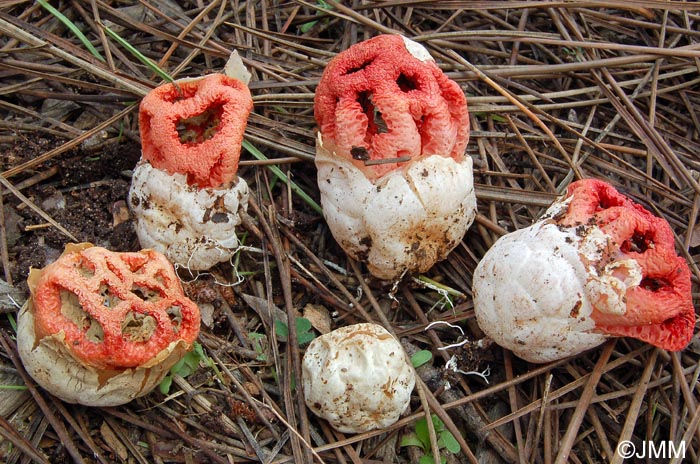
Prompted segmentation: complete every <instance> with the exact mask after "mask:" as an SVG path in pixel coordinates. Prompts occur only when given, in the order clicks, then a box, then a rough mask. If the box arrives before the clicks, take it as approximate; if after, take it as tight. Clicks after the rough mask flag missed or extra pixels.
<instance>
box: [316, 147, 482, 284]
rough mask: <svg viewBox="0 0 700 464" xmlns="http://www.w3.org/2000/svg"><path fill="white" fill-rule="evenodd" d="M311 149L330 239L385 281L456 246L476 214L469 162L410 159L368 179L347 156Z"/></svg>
mask: <svg viewBox="0 0 700 464" xmlns="http://www.w3.org/2000/svg"><path fill="white" fill-rule="evenodd" d="M331 150H332V149H330V148H329V147H326V146H324V143H323V140H322V139H321V135H320V134H319V138H318V140H317V146H316V167H317V169H318V186H319V190H320V192H321V204H322V206H323V210H324V216H325V218H326V222H327V223H328V227H329V228H330V230H331V232H332V233H333V236H334V237H335V239H336V241H338V243H339V244H340V245H341V246H342V247H343V249H344V250H345V251H346V252H347V253H348V254H350V255H351V256H353V258H355V259H359V260H361V261H365V262H366V263H367V267H368V268H369V270H370V272H371V273H372V274H373V275H375V276H376V277H379V278H381V279H385V280H391V279H396V278H398V277H400V276H401V275H402V274H403V273H404V272H405V271H408V272H425V271H427V270H428V269H430V267H432V266H433V264H434V263H435V262H437V261H440V260H442V259H444V258H445V257H446V256H447V255H448V254H449V252H450V251H452V249H454V247H455V246H457V244H458V243H459V241H460V240H461V239H462V237H463V236H464V234H465V233H466V231H467V229H468V228H469V226H470V225H471V223H472V222H473V221H474V217H475V216H476V196H475V193H474V181H473V174H472V160H471V158H470V157H468V156H467V157H465V159H464V160H463V161H462V162H457V161H455V160H454V159H452V158H447V157H443V156H439V155H433V156H426V157H422V158H420V159H417V160H414V161H410V162H409V163H407V166H406V167H404V168H402V169H397V170H395V171H393V172H391V173H389V174H386V175H385V176H383V177H381V178H380V179H378V180H377V181H375V182H372V181H371V180H369V179H368V178H367V177H366V176H365V174H364V173H363V172H362V171H361V170H359V169H358V168H357V167H355V166H354V165H353V164H352V163H351V162H350V161H349V160H347V159H345V158H343V157H341V156H337V155H335V154H334V153H333V152H332V151H331Z"/></svg>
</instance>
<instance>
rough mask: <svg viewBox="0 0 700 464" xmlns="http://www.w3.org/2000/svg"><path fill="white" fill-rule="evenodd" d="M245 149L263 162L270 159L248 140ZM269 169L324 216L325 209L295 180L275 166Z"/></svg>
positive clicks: (244, 141)
mask: <svg viewBox="0 0 700 464" xmlns="http://www.w3.org/2000/svg"><path fill="white" fill-rule="evenodd" d="M243 148H245V149H246V150H248V152H249V153H250V154H251V155H253V156H254V157H256V158H257V159H259V160H261V161H265V160H267V159H268V157H267V156H265V155H263V154H262V152H261V151H260V150H258V149H257V148H255V147H254V146H253V144H251V143H250V142H248V141H247V140H243ZM267 168H268V169H269V170H270V171H272V173H273V174H274V175H275V176H276V177H277V178H278V179H279V180H281V181H282V182H284V183H285V184H287V185H289V188H291V189H292V191H293V192H294V193H296V194H297V195H299V198H301V199H302V200H304V201H305V202H306V204H308V205H309V206H310V207H311V208H312V209H313V210H314V211H316V212H317V213H318V214H320V215H321V216H323V209H321V206H320V205H319V204H318V203H316V202H315V201H314V199H313V198H311V197H310V196H309V195H308V194H307V193H306V192H305V191H304V190H302V188H301V187H299V186H298V185H297V184H296V183H295V182H294V181H293V180H291V179H290V178H289V177H287V175H286V174H285V173H284V172H282V170H281V169H280V168H278V167H277V166H275V165H274V164H270V165H267Z"/></svg>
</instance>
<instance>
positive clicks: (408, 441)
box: [400, 432, 425, 451]
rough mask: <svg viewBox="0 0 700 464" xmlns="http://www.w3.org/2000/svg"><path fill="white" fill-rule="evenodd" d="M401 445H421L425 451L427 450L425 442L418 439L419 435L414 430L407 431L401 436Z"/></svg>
mask: <svg viewBox="0 0 700 464" xmlns="http://www.w3.org/2000/svg"><path fill="white" fill-rule="evenodd" d="M400 446H419V447H421V448H423V451H425V448H424V446H423V442H422V441H420V440H419V439H418V435H416V434H415V433H414V432H411V433H407V434H406V435H404V436H403V437H401V443H400Z"/></svg>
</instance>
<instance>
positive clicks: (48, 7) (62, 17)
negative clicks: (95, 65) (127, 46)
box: [36, 0, 105, 61]
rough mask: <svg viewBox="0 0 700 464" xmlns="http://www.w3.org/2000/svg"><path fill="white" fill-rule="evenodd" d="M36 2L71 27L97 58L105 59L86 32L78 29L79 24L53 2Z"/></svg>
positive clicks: (42, 0)
mask: <svg viewBox="0 0 700 464" xmlns="http://www.w3.org/2000/svg"><path fill="white" fill-rule="evenodd" d="M36 2H37V3H38V4H39V5H41V6H42V8H44V9H45V10H46V11H48V12H49V13H51V14H52V15H54V16H55V17H56V19H58V20H59V21H61V22H62V23H63V24H64V25H65V26H66V27H67V28H68V29H70V31H71V32H72V33H73V34H75V36H76V37H77V38H78V39H79V40H80V41H81V42H82V43H83V45H85V48H87V49H88V50H89V51H90V53H92V54H93V55H94V56H95V58H97V59H98V60H100V61H104V60H105V59H104V57H103V56H102V55H101V54H100V52H98V51H97V49H96V48H95V47H94V46H93V45H92V43H90V41H89V40H88V38H87V37H85V34H83V33H82V31H81V30H80V29H78V26H76V25H75V23H74V22H73V21H71V20H70V19H68V18H66V17H65V15H64V14H63V13H61V12H60V11H58V10H57V9H56V8H54V7H53V6H51V4H50V3H49V2H47V1H46V0H36Z"/></svg>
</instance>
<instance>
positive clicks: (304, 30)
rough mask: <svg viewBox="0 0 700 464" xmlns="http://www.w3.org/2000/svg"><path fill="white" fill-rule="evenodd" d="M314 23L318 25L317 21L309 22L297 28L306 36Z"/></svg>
mask: <svg viewBox="0 0 700 464" xmlns="http://www.w3.org/2000/svg"><path fill="white" fill-rule="evenodd" d="M316 23H318V20H315V21H309V22H308V23H304V24H302V25H301V26H299V30H300V31H301V33H302V34H306V33H307V32H309V31H310V30H311V29H312V28H313V27H314V26H315V25H316Z"/></svg>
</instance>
